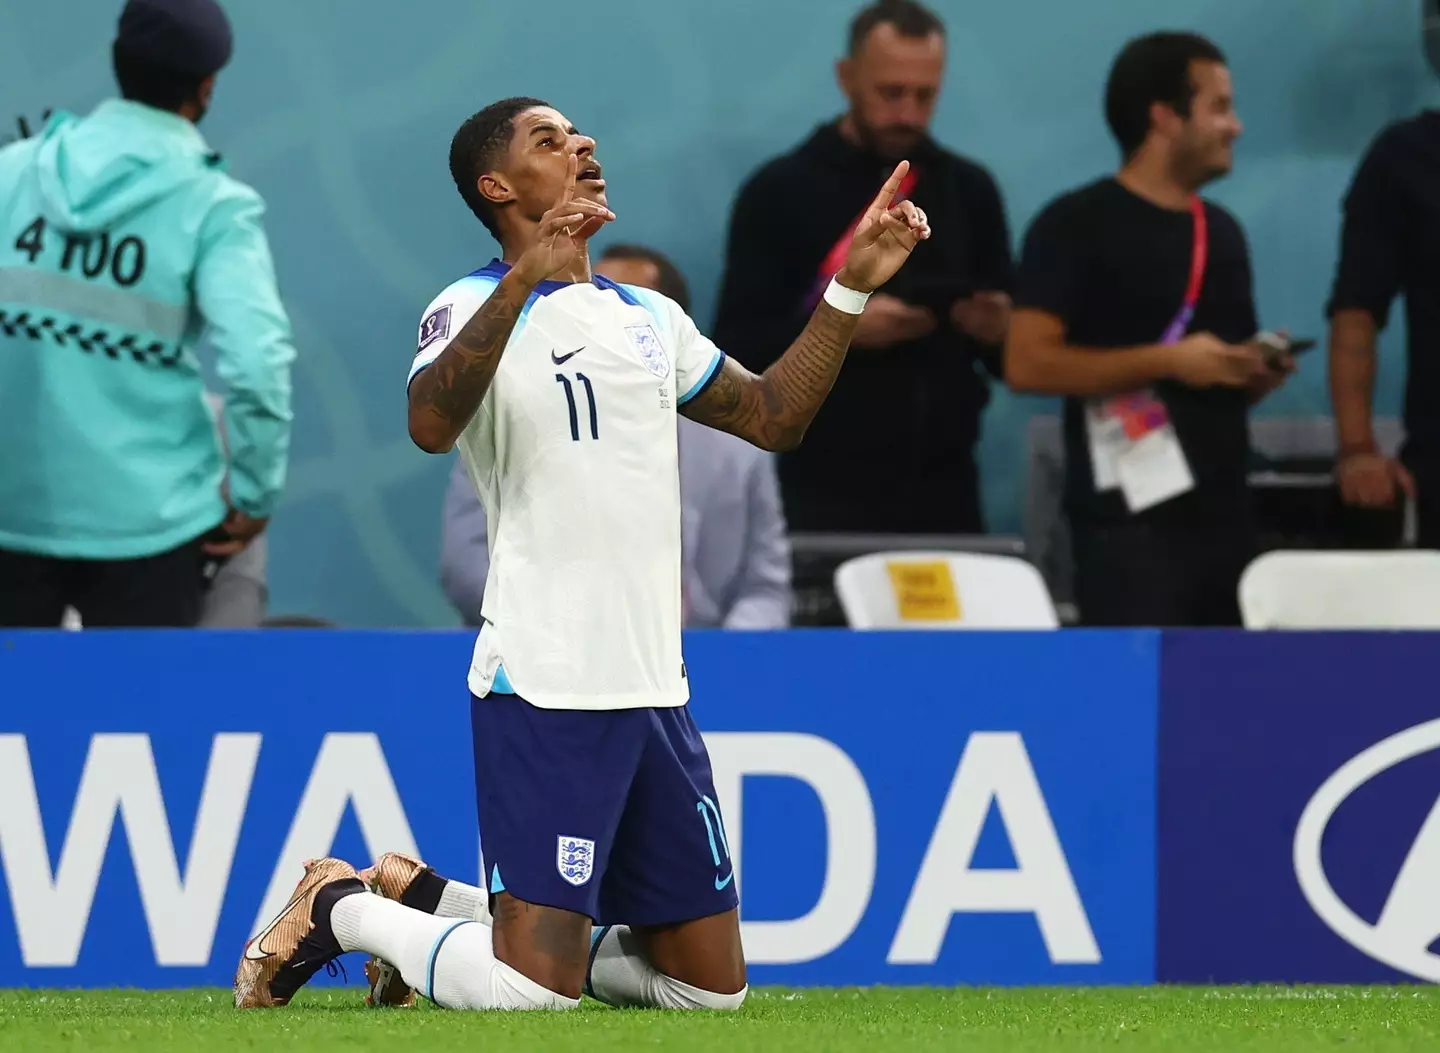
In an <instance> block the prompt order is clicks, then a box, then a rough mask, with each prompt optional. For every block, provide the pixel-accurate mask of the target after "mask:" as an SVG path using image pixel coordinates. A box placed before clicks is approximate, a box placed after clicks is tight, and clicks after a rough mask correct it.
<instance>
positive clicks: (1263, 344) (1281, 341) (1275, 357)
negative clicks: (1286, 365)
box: [1255, 332, 1316, 369]
mask: <svg viewBox="0 0 1440 1053" xmlns="http://www.w3.org/2000/svg"><path fill="white" fill-rule="evenodd" d="M1255 343H1257V344H1259V345H1260V353H1261V354H1262V355H1264V356H1265V364H1266V365H1267V366H1269V367H1270V368H1271V369H1279V368H1280V360H1281V359H1283V358H1284V357H1285V356H1286V355H1292V356H1293V355H1299V354H1303V353H1304V352H1306V351H1309V350H1310V349H1311V348H1313V347H1314V346H1315V343H1316V341H1315V340H1314V339H1312V338H1310V337H1301V338H1299V339H1296V338H1294V337H1284V336H1281V335H1280V334H1279V333H1269V332H1265V333H1260V334H1258V335H1257V336H1256V337H1255Z"/></svg>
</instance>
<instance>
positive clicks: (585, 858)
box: [555, 834, 595, 888]
mask: <svg viewBox="0 0 1440 1053" xmlns="http://www.w3.org/2000/svg"><path fill="white" fill-rule="evenodd" d="M555 869H556V870H558V871H559V872H560V876H561V877H562V878H564V879H565V881H566V882H568V883H569V884H571V885H574V886H575V887H576V888H579V887H580V886H581V885H583V884H585V882H587V881H589V880H590V876H591V875H592V874H593V873H595V842H594V841H587V840H586V839H585V838H583V837H566V836H565V835H563V834H562V835H561V836H560V837H559V838H557V844H556V847H555Z"/></svg>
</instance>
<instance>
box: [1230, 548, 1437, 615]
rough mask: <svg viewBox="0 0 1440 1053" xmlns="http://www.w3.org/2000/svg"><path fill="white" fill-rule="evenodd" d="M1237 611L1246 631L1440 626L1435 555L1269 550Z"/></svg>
mask: <svg viewBox="0 0 1440 1053" xmlns="http://www.w3.org/2000/svg"><path fill="white" fill-rule="evenodd" d="M1240 611H1241V614H1242V616H1243V618H1244V620H1245V627H1246V628H1247V629H1440V552H1430V551H1420V550H1410V549H1407V550H1399V551H1389V552H1309V551H1305V552H1289V551H1281V552H1269V553H1266V554H1265V555H1263V556H1260V557H1259V558H1258V559H1256V560H1255V561H1254V562H1253V563H1251V564H1250V566H1248V567H1247V568H1245V573H1244V574H1243V575H1242V576H1241V578H1240Z"/></svg>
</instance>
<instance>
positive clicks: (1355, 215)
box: [1330, 110, 1440, 548]
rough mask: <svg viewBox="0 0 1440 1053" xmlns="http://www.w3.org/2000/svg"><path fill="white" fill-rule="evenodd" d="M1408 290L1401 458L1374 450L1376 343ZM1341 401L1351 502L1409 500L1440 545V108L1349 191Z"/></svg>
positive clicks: (1364, 165) (1335, 330)
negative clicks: (1397, 299)
mask: <svg viewBox="0 0 1440 1053" xmlns="http://www.w3.org/2000/svg"><path fill="white" fill-rule="evenodd" d="M1402 292H1403V293H1404V294H1405V318H1406V322H1407V325H1408V330H1409V331H1408V355H1407V358H1408V374H1407V377H1406V384H1405V413H1404V420H1405V432H1406V439H1405V447H1404V449H1403V451H1402V453H1401V458H1400V460H1398V461H1396V460H1391V459H1390V458H1388V457H1386V456H1385V455H1384V454H1383V453H1381V452H1380V448H1379V446H1378V445H1377V444H1376V442H1375V432H1374V428H1373V417H1372V414H1371V400H1372V398H1373V395H1374V390H1375V366H1376V356H1375V341H1376V336H1377V334H1378V333H1379V331H1380V330H1381V329H1384V328H1385V324H1386V322H1387V321H1388V320H1389V317H1390V305H1391V303H1392V302H1393V301H1394V299H1395V296H1396V294H1398V293H1402ZM1330 397H1331V400H1332V401H1333V403H1334V406H1335V426H1336V430H1337V432H1338V435H1337V439H1338V446H1339V450H1338V461H1337V465H1336V469H1337V476H1338V480H1339V483H1340V492H1341V495H1342V496H1343V497H1344V498H1345V501H1346V502H1347V503H1348V504H1350V505H1353V506H1356V507H1360V508H1384V507H1393V506H1394V505H1395V503H1396V501H1397V499H1398V497H1399V495H1400V493H1402V492H1404V493H1408V494H1410V495H1412V496H1413V497H1414V498H1415V505H1416V510H1417V512H1418V517H1417V525H1418V527H1419V536H1418V538H1417V541H1418V543H1419V544H1420V546H1421V547H1422V548H1440V112H1436V111H1434V110H1429V111H1426V112H1424V113H1422V114H1420V115H1419V116H1417V117H1411V118H1410V119H1408V120H1404V121H1399V122H1397V123H1396V124H1392V125H1391V126H1390V127H1388V128H1386V129H1385V130H1384V131H1383V132H1382V133H1381V134H1380V135H1379V137H1378V138H1376V140H1375V142H1374V143H1373V144H1372V145H1371V146H1370V149H1369V151H1367V152H1366V154H1365V157H1364V159H1363V160H1362V161H1361V163H1360V167H1359V169H1358V170H1357V171H1356V173H1355V179H1354V181H1353V182H1352V183H1351V185H1350V192H1349V194H1348V195H1347V196H1346V198H1345V226H1344V233H1343V234H1342V236H1341V242H1340V261H1339V266H1338V268H1337V273H1336V276H1335V286H1334V290H1333V292H1332V294H1331V297H1330Z"/></svg>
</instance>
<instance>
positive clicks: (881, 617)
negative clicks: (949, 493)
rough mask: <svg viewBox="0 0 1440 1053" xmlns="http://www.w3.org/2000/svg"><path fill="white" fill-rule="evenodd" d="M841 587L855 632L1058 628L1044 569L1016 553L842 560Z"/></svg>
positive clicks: (890, 555) (897, 555) (886, 554)
mask: <svg viewBox="0 0 1440 1053" xmlns="http://www.w3.org/2000/svg"><path fill="white" fill-rule="evenodd" d="M835 592H836V594H837V595H838V596H839V598H840V606H841V607H842V608H843V609H844V611H845V618H846V620H847V621H848V622H849V623H850V626H851V628H853V629H1056V628H1059V625H1060V622H1059V619H1058V618H1057V617H1056V615H1055V605H1054V603H1052V602H1051V599H1050V593H1049V591H1048V590H1047V589H1046V588H1045V581H1044V579H1043V578H1041V576H1040V572H1039V571H1038V570H1036V569H1035V568H1034V567H1033V566H1032V565H1031V564H1029V563H1028V562H1026V561H1025V560H1023V559H1019V558H1017V557H1015V556H993V555H983V554H979V553H971V552H877V553H874V554H873V555H869V556H860V557H859V558H857V559H852V560H848V561H847V562H845V563H842V564H841V565H840V566H839V568H837V569H836V571H835Z"/></svg>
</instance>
